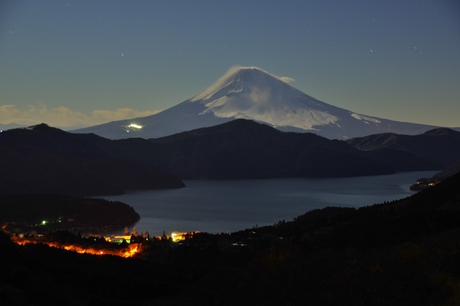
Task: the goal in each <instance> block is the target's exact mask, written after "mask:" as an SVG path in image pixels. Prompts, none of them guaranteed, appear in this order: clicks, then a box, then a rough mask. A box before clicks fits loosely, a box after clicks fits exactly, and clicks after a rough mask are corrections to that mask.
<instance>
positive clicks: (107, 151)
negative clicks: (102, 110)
mask: <svg viewBox="0 0 460 306" xmlns="http://www.w3.org/2000/svg"><path fill="white" fill-rule="evenodd" d="M436 131H438V132H436ZM441 131H444V133H440V132H439V130H435V131H433V132H431V133H426V134H423V135H421V136H420V137H423V139H424V142H423V141H422V143H423V145H424V146H426V147H427V148H429V149H430V154H428V155H427V154H418V153H419V152H418V150H419V147H415V149H413V150H412V151H411V150H396V149H392V148H387V147H385V146H383V147H376V148H374V149H373V150H367V151H366V150H362V147H360V146H358V148H359V149H358V148H355V147H353V146H352V145H351V144H354V142H352V141H351V142H350V143H351V144H349V143H347V142H345V141H339V140H329V139H326V138H323V137H320V136H318V135H315V134H312V133H293V132H281V131H279V130H277V129H274V128H272V127H269V126H267V125H265V124H260V123H256V122H254V121H251V120H245V119H238V120H234V121H231V122H228V123H224V124H221V125H218V126H214V127H210V128H202V129H197V130H193V131H189V132H183V133H179V134H176V135H172V136H167V137H163V138H158V139H150V140H146V139H143V138H130V139H121V140H109V139H105V138H102V137H99V136H96V135H94V134H72V133H68V132H64V131H61V130H59V129H55V128H51V127H48V126H46V125H44V124H43V125H38V126H33V127H30V128H25V129H24V128H22V129H15V130H9V131H5V132H3V133H1V134H0V148H1V151H0V164H1V166H2V176H1V183H2V189H1V192H0V194H11V193H44V192H45V193H62V194H70V195H102V194H114V193H120V192H122V190H127V189H152V188H170V187H181V186H183V185H182V183H181V182H180V181H179V180H178V179H176V178H174V177H173V176H171V175H169V174H165V172H164V171H166V172H167V173H172V174H173V175H175V176H177V177H180V178H181V179H250V178H280V177H344V176H362V175H377V174H389V173H394V172H396V171H422V170H441V169H443V168H445V167H444V163H440V162H438V160H441V159H445V156H450V158H453V156H455V154H458V152H459V151H456V150H457V148H458V147H460V146H459V144H458V139H457V138H458V137H456V136H455V135H457V132H453V131H448V130H441ZM392 135H393V137H395V138H398V137H399V136H400V135H394V134H392ZM424 135H425V136H424ZM426 135H430V136H429V137H427V136H426ZM445 135H451V136H450V137H446V136H445ZM413 137H414V138H417V137H419V136H413ZM401 139H406V138H405V136H402V138H401ZM408 139H409V140H412V139H413V138H408ZM360 143H362V142H360ZM403 145H405V144H404V141H403V140H401V145H400V146H403ZM360 149H361V150H360ZM456 152H457V153H456ZM159 169H162V170H159Z"/></svg>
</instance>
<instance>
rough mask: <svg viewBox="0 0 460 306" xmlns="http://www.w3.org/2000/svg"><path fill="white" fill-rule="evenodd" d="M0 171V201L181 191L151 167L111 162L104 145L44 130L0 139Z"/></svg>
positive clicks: (89, 138) (169, 177) (112, 158)
mask: <svg viewBox="0 0 460 306" xmlns="http://www.w3.org/2000/svg"><path fill="white" fill-rule="evenodd" d="M92 143H99V144H100V145H103V146H104V147H105V150H102V149H100V148H98V147H97V146H94V145H92ZM0 169H1V172H0V195H5V194H33V193H54V194H67V195H86V196H87V195H103V194H120V193H123V191H124V190H127V189H161V188H179V187H183V186H184V185H183V183H182V182H181V181H180V180H179V179H178V178H176V177H174V176H172V175H170V174H167V173H165V172H164V171H162V170H160V169H158V168H157V167H155V166H153V165H151V164H146V163H142V162H139V161H137V160H135V159H131V158H129V157H123V156H117V157H115V156H114V155H113V154H111V153H110V141H109V140H107V139H104V138H102V137H99V136H95V135H78V134H71V133H67V132H64V131H62V130H59V129H56V128H51V127H49V126H47V125H45V124H41V125H37V126H33V127H30V128H21V129H13V130H8V131H4V132H3V133H0Z"/></svg>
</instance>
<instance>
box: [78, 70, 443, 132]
mask: <svg viewBox="0 0 460 306" xmlns="http://www.w3.org/2000/svg"><path fill="white" fill-rule="evenodd" d="M235 119H249V120H253V121H257V122H259V123H265V124H267V125H270V126H272V127H275V128H277V129H279V130H282V131H291V132H312V133H315V134H318V135H320V136H323V137H326V138H329V139H341V140H345V139H349V138H353V137H359V136H366V135H370V134H377V133H386V132H393V133H396V134H407V135H416V134H421V133H423V132H426V131H428V130H430V129H433V128H435V126H430V125H423V124H415V123H408V122H398V121H392V120H388V119H382V118H377V117H372V116H367V115H362V114H357V113H355V112H352V111H349V110H346V109H343V108H339V107H336V106H333V105H330V104H327V103H324V102H321V101H319V100H317V99H315V98H313V97H311V96H309V95H307V94H305V93H303V92H302V91H300V90H298V89H296V88H294V87H292V86H291V85H289V84H287V83H286V82H285V81H284V78H283V77H281V78H280V77H277V76H274V75H272V74H270V73H268V72H266V71H264V70H262V69H260V68H257V67H233V68H231V69H230V70H229V71H228V72H227V73H226V74H225V75H223V76H222V77H221V78H220V79H219V80H218V81H217V82H216V83H214V84H213V85H212V86H211V87H209V88H208V89H206V90H204V91H203V92H201V93H200V94H198V95H196V96H195V97H193V98H191V99H188V100H186V101H184V102H182V103H179V104H177V105H175V106H173V107H171V108H169V109H166V110H164V111H162V112H160V113H158V114H155V115H151V116H147V117H140V118H135V119H129V120H120V121H113V122H109V123H105V124H101V125H96V126H92V127H87V128H83V129H79V130H75V131H73V132H75V133H95V134H97V135H100V136H102V137H106V138H110V139H121V138H130V137H143V138H158V137H163V136H168V135H172V134H175V133H179V132H183V131H188V130H193V129H197V128H202V127H210V126H214V125H217V124H221V123H225V122H228V121H231V120H235Z"/></svg>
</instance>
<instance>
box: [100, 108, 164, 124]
mask: <svg viewBox="0 0 460 306" xmlns="http://www.w3.org/2000/svg"><path fill="white" fill-rule="evenodd" d="M156 113H159V111H136V110H134V109H131V108H117V109H115V110H94V111H92V112H91V115H92V117H93V118H95V119H101V120H108V121H114V120H122V119H129V118H136V117H145V116H150V115H154V114H156Z"/></svg>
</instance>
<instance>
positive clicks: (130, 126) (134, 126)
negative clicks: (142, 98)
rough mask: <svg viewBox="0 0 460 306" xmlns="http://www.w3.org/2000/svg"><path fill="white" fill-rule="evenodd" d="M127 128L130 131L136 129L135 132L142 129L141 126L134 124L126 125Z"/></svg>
mask: <svg viewBox="0 0 460 306" xmlns="http://www.w3.org/2000/svg"><path fill="white" fill-rule="evenodd" d="M128 127H129V128H132V129H137V130H140V129H142V125H139V124H135V123H131V124H130V125H128Z"/></svg>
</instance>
